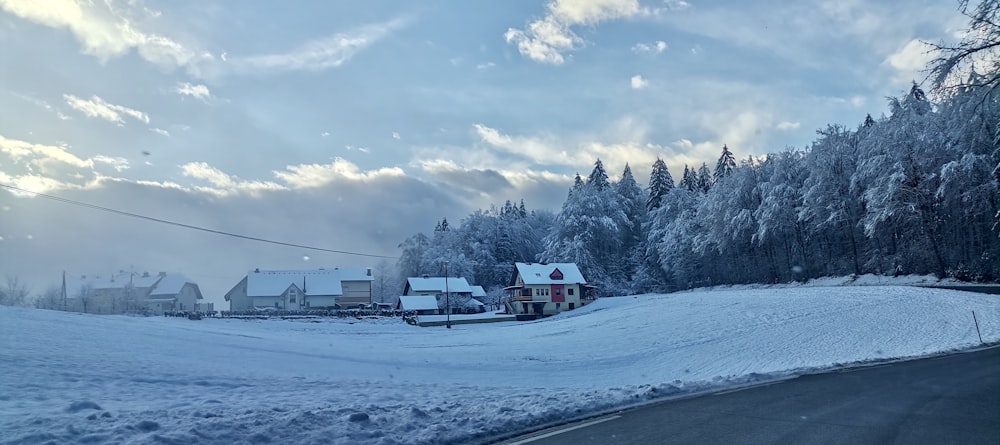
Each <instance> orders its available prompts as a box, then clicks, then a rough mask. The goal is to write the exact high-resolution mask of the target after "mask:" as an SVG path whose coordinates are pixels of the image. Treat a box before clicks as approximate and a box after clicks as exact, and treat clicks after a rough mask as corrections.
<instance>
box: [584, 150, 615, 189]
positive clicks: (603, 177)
mask: <svg viewBox="0 0 1000 445" xmlns="http://www.w3.org/2000/svg"><path fill="white" fill-rule="evenodd" d="M587 185H589V186H591V187H593V188H595V189H597V190H605V189H607V188H608V187H610V186H611V184H610V183H609V182H608V172H607V171H605V170H604V163H603V162H601V159H600V158H598V159H597V162H595V163H594V169H593V170H592V171H591V172H590V176H589V177H587Z"/></svg>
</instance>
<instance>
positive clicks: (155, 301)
mask: <svg viewBox="0 0 1000 445" xmlns="http://www.w3.org/2000/svg"><path fill="white" fill-rule="evenodd" d="M201 300H202V296H201V289H199V288H198V285H197V284H194V283H193V282H191V281H190V280H188V279H187V278H186V277H184V276H183V275H177V274H165V275H163V277H162V278H160V281H158V282H157V283H156V286H153V289H152V290H151V291H150V292H149V295H148V296H147V297H146V307H147V308H149V310H150V312H151V313H153V314H157V315H162V314H163V313H164V312H167V311H199V312H209V311H211V310H212V309H213V305H212V303H203V302H202V301H201Z"/></svg>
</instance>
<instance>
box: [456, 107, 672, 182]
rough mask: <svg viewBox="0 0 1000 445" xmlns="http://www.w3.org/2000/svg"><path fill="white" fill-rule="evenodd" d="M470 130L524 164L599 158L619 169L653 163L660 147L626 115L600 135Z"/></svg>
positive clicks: (586, 164)
mask: <svg viewBox="0 0 1000 445" xmlns="http://www.w3.org/2000/svg"><path fill="white" fill-rule="evenodd" d="M473 130H474V131H475V132H476V135H477V136H478V137H479V138H480V140H481V141H482V142H484V143H486V144H487V145H488V146H490V147H492V148H494V149H498V150H501V151H502V152H504V153H507V154H513V155H516V156H518V157H520V158H522V159H523V160H525V161H527V162H524V166H525V167H537V166H539V165H553V166H566V167H572V168H578V169H589V168H590V167H591V166H592V165H593V163H594V160H595V159H597V158H600V159H601V160H602V161H603V162H604V163H605V165H606V166H607V167H608V168H609V169H620V168H623V167H624V166H625V164H626V163H631V164H632V165H640V164H642V165H645V164H652V162H653V161H654V160H655V159H656V153H657V152H659V151H661V150H662V148H663V147H660V146H658V145H656V144H652V143H648V142H643V140H644V139H645V138H646V133H647V129H646V128H645V126H644V125H642V124H641V123H637V122H634V121H633V120H631V119H627V118H626V119H622V120H619V121H618V122H616V123H615V125H612V126H610V127H609V128H608V129H606V130H605V134H604V135H602V136H601V137H593V136H579V137H575V138H567V137H554V136H528V137H525V136H510V135H507V134H504V133H501V132H500V131H499V130H497V129H495V128H491V127H488V126H486V125H483V124H475V125H473ZM574 139H575V140H574ZM601 139H606V140H611V141H613V142H606V141H603V140H601ZM505 162H506V164H507V165H509V166H512V169H514V170H516V168H514V167H515V166H521V164H522V162H521V161H516V160H510V159H506V160H505Z"/></svg>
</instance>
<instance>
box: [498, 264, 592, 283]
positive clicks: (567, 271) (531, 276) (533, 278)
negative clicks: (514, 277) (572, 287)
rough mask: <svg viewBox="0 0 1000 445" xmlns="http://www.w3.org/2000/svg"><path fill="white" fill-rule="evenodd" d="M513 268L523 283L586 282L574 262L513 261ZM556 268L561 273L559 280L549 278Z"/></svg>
mask: <svg viewBox="0 0 1000 445" xmlns="http://www.w3.org/2000/svg"><path fill="white" fill-rule="evenodd" d="M514 268H515V269H516V270H517V273H518V274H520V275H521V279H522V280H524V284H586V283H587V280H585V279H583V274H582V273H580V269H579V268H578V267H576V264H575V263H514ZM556 269H558V270H559V272H561V273H562V275H563V277H562V279H561V280H559V279H553V278H551V275H552V273H553V272H555V270H556Z"/></svg>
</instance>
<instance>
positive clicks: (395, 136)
mask: <svg viewBox="0 0 1000 445" xmlns="http://www.w3.org/2000/svg"><path fill="white" fill-rule="evenodd" d="M392 138H393V139H396V140H399V139H402V138H401V137H400V136H399V133H397V132H395V131H393V132H392Z"/></svg>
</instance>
